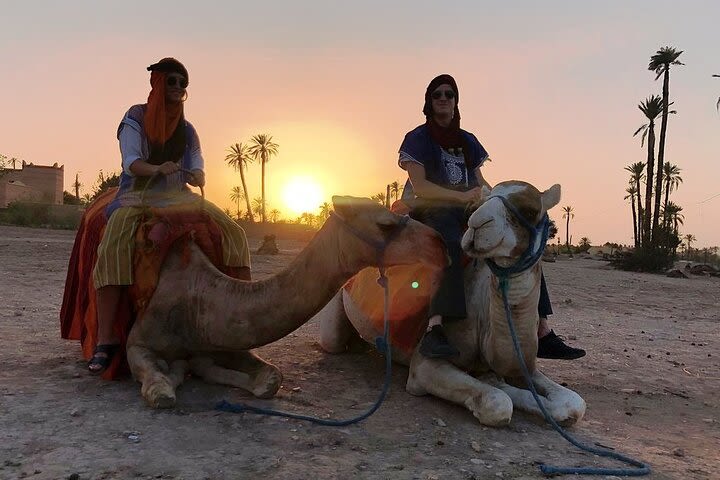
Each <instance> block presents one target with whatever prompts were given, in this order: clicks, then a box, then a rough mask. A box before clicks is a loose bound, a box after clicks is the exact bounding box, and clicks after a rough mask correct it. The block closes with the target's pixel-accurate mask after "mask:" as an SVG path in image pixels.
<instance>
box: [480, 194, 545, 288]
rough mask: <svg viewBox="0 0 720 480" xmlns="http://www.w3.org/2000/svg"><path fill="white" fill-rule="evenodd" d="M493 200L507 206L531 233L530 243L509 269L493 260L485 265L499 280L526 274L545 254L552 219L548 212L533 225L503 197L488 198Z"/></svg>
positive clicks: (487, 259)
mask: <svg viewBox="0 0 720 480" xmlns="http://www.w3.org/2000/svg"><path fill="white" fill-rule="evenodd" d="M491 198H498V199H500V201H502V202H503V205H505V208H507V209H508V210H510V212H511V213H512V214H513V215H514V216H515V218H517V220H518V221H519V222H520V225H522V226H523V228H525V230H527V231H528V233H530V241H529V242H528V246H527V248H526V249H525V251H524V252H523V254H522V255H521V256H520V258H518V259H517V260H516V261H515V263H513V264H512V265H510V266H509V267H501V266H500V265H498V264H497V263H495V261H494V260H492V259H491V258H486V259H485V263H487V265H488V267H490V270H491V271H492V272H493V273H494V274H495V275H496V276H497V277H498V278H500V279H502V278H509V277H510V276H511V275H516V274H518V273H521V272H524V271H525V270H527V269H529V268H530V267H532V266H533V265H535V264H536V263H537V262H538V260H540V257H542V255H543V252H544V251H545V244H546V243H547V239H548V235H549V233H550V218H549V217H548V214H547V212H546V213H545V214H544V215H543V217H542V219H541V220H540V222H539V223H538V224H537V225H533V224H531V223H530V222H529V221H528V220H527V219H526V218H525V216H524V215H522V214H521V213H520V211H519V210H518V209H517V207H515V205H513V204H512V203H511V202H510V200H508V199H507V198H506V197H504V196H502V195H491V196H489V197H488V198H487V200H490V199H491ZM487 200H486V201H487ZM536 246H537V249H536Z"/></svg>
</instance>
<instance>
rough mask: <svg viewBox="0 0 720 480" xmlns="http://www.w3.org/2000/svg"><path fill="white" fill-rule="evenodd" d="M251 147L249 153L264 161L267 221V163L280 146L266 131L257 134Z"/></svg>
mask: <svg viewBox="0 0 720 480" xmlns="http://www.w3.org/2000/svg"><path fill="white" fill-rule="evenodd" d="M250 142H251V144H250V148H249V150H248V154H249V155H250V156H252V157H253V158H254V159H255V160H260V161H261V162H262V164H261V165H262V191H261V195H262V215H261V217H262V221H263V223H264V222H265V221H266V218H265V164H266V163H267V162H269V161H270V157H272V156H273V155H277V153H278V148H279V147H280V146H279V145H278V144H277V143H274V142H273V141H272V136H271V135H268V134H266V133H261V134H260V135H255V136H253V137H252V139H251V140H250Z"/></svg>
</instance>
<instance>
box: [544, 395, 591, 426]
mask: <svg viewBox="0 0 720 480" xmlns="http://www.w3.org/2000/svg"><path fill="white" fill-rule="evenodd" d="M585 408H586V404H585V400H583V398H582V397H581V396H580V395H578V394H577V393H575V392H573V391H571V390H569V391H568V393H567V397H566V398H565V399H564V401H562V402H550V408H549V413H550V415H551V416H552V418H553V419H554V420H555V421H556V422H557V423H558V424H559V425H562V426H563V427H571V426H573V425H575V424H576V423H577V422H579V421H580V420H582V418H583V417H584V416H585Z"/></svg>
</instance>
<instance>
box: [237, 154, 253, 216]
mask: <svg viewBox="0 0 720 480" xmlns="http://www.w3.org/2000/svg"><path fill="white" fill-rule="evenodd" d="M240 180H241V181H242V187H243V192H244V193H245V206H246V207H247V212H248V217H249V218H250V221H251V222H253V223H254V222H255V217H254V216H253V214H252V208H250V195H248V189H247V184H246V183H245V172H243V165H242V164H240ZM239 203H240V201H239V200H238V204H239ZM239 211H240V205H238V212H239Z"/></svg>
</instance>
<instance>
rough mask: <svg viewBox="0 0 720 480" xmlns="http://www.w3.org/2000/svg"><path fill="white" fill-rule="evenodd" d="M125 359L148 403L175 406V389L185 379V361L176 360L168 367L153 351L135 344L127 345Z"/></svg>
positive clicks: (166, 406)
mask: <svg viewBox="0 0 720 480" xmlns="http://www.w3.org/2000/svg"><path fill="white" fill-rule="evenodd" d="M127 359H128V364H129V365H130V371H131V372H132V375H133V377H134V378H135V380H137V381H138V382H140V383H141V384H142V387H141V389H140V392H141V394H142V396H143V398H144V399H145V401H146V402H147V403H148V405H150V406H151V407H153V408H172V407H173V406H175V389H176V388H177V387H178V386H179V385H180V384H181V383H182V382H183V380H184V379H185V373H186V372H187V369H188V365H187V362H185V361H184V360H177V361H174V362H172V363H171V364H170V366H169V367H168V364H167V363H166V362H165V361H164V360H162V359H160V358H159V357H158V356H157V354H156V353H155V352H153V351H152V350H150V349H149V348H145V347H140V346H137V345H133V346H130V347H128V349H127ZM163 370H165V371H163Z"/></svg>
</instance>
